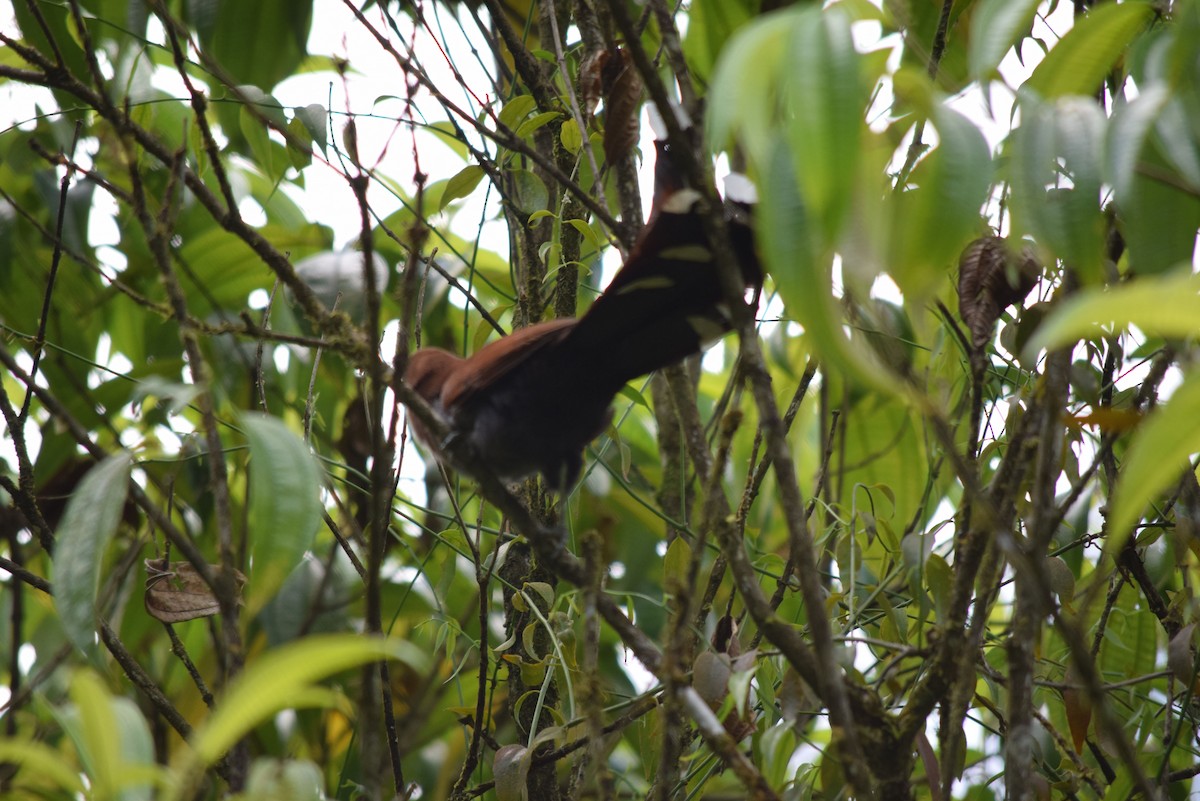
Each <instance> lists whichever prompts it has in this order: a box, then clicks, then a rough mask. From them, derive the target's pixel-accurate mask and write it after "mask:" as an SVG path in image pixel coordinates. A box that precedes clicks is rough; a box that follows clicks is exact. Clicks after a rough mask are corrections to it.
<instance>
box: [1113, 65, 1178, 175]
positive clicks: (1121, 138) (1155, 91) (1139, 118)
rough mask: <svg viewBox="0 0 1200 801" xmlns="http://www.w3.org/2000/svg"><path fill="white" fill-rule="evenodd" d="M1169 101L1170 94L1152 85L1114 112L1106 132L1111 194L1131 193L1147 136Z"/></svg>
mask: <svg viewBox="0 0 1200 801" xmlns="http://www.w3.org/2000/svg"><path fill="white" fill-rule="evenodd" d="M1170 99H1171V92H1170V90H1169V89H1168V88H1167V87H1166V86H1164V85H1163V84H1155V85H1153V86H1150V87H1148V88H1146V89H1144V90H1142V91H1141V93H1140V94H1139V95H1138V96H1137V97H1135V98H1134V99H1133V100H1131V101H1130V102H1128V103H1122V104H1120V105H1118V106H1117V108H1116V110H1115V111H1114V112H1113V117H1112V123H1111V124H1110V125H1109V128H1108V140H1107V145H1108V151H1107V156H1108V158H1107V162H1108V172H1109V177H1110V179H1111V181H1112V185H1113V193H1114V194H1116V195H1119V196H1120V195H1128V194H1130V193H1132V191H1133V182H1134V179H1135V177H1136V176H1137V168H1138V160H1139V159H1140V157H1141V154H1142V147H1143V146H1144V145H1145V143H1146V136H1147V134H1149V133H1150V131H1151V130H1152V129H1153V128H1154V123H1155V121H1156V120H1157V119H1158V115H1159V114H1160V113H1161V112H1162V109H1163V106H1165V105H1166V104H1167V101H1168V100H1170Z"/></svg>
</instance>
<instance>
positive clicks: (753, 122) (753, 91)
mask: <svg viewBox="0 0 1200 801" xmlns="http://www.w3.org/2000/svg"><path fill="white" fill-rule="evenodd" d="M794 16H795V12H794V11H778V12H774V13H771V14H764V15H763V16H761V17H760V18H758V19H756V20H755V21H754V22H752V23H750V24H749V25H747V26H745V27H744V28H742V29H741V30H739V31H738V32H737V33H736V34H735V35H734V36H733V38H732V39H731V40H730V41H729V43H728V44H727V46H726V47H725V49H724V50H723V51H722V53H721V57H720V59H718V61H717V66H716V68H715V70H714V74H713V81H712V86H711V87H710V88H709V93H708V94H709V103H708V113H707V115H706V120H705V124H706V126H707V130H708V141H709V142H710V144H711V145H712V147H713V148H714V149H715V150H724V149H726V148H728V147H730V146H731V145H732V144H733V141H734V139H737V140H738V141H740V142H741V144H743V145H744V146H745V148H746V150H747V154H748V155H749V156H750V159H751V160H752V161H753V162H755V163H756V164H760V165H761V164H765V163H766V162H767V160H768V159H769V157H770V150H771V142H772V141H773V140H774V138H775V136H776V135H777V126H776V125H775V120H776V118H777V111H776V105H777V99H776V97H775V93H774V91H773V89H772V87H771V83H770V82H771V81H772V80H773V78H774V76H776V75H777V74H778V72H779V69H780V62H781V61H782V59H783V56H784V53H785V49H784V48H785V46H786V44H787V40H788V33H789V31H790V25H789V22H790V20H791V18H792V17H794Z"/></svg>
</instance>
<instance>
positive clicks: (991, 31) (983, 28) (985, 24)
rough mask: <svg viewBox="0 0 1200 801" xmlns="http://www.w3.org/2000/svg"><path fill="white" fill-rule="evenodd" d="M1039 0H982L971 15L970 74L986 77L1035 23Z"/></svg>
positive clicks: (977, 77)
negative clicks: (1034, 18)
mask: <svg viewBox="0 0 1200 801" xmlns="http://www.w3.org/2000/svg"><path fill="white" fill-rule="evenodd" d="M1039 2H1040V0H983V2H981V3H979V7H978V8H977V9H976V10H975V13H974V15H972V17H971V42H970V47H969V49H968V53H967V59H968V63H969V65H970V70H971V76H972V77H974V78H975V79H976V80H984V79H987V78H989V77H990V76H991V75H992V74H994V73H995V71H996V67H997V66H999V64H1000V61H1001V60H1002V59H1003V58H1004V56H1005V54H1006V53H1008V51H1009V49H1011V48H1012V46H1013V45H1015V44H1016V43H1017V39H1018V38H1020V37H1021V36H1023V35H1025V34H1026V33H1028V31H1029V29H1030V26H1031V25H1032V24H1033V17H1034V14H1035V13H1036V12H1037V7H1038V3H1039Z"/></svg>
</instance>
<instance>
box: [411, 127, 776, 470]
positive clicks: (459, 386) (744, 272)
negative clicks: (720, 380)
mask: <svg viewBox="0 0 1200 801" xmlns="http://www.w3.org/2000/svg"><path fill="white" fill-rule="evenodd" d="M656 151H657V156H656V158H657V161H656V165H655V196H654V202H653V204H652V207H651V214H650V217H649V220H648V222H647V223H646V225H645V226H644V227H643V228H642V231H641V233H640V234H639V236H638V238H637V240H636V241H635V243H634V246H633V248H632V249H631V250H630V252H629V255H628V257H627V258H626V260H625V262H624V264H623V265H622V267H621V269H620V270H618V272H617V274H616V275H615V276H614V277H613V279H612V281H611V282H610V284H609V285H608V287H607V288H605V290H604V292H603V293H601V294H600V295H599V297H597V298H596V300H595V301H594V302H593V303H592V305H591V307H590V308H589V309H588V310H587V311H586V312H585V313H584V314H583V315H582V316H581V317H579V318H560V319H556V320H551V321H548V322H543V323H538V324H535V325H531V326H528V327H526V328H522V329H519V330H517V331H514V332H513V333H511V334H509V335H508V336H505V337H502V338H500V339H498V340H495V341H493V342H490V343H489V344H487V345H485V346H484V347H483V348H481V349H480V350H479V351H477V352H476V353H475V354H473V355H472V356H469V357H467V358H463V357H460V356H457V355H455V354H453V353H450V352H449V351H446V350H442V349H440V348H432V347H429V348H421V349H419V350H417V351H416V352H414V353H413V354H412V355H411V356H410V358H409V361H408V366H407V368H406V369H405V371H404V376H403V379H404V381H405V382H406V383H407V384H408V385H409V386H410V387H411V388H412V390H413V391H415V392H416V393H417V394H418V395H419V396H421V398H423V399H424V400H425V401H426V402H428V403H429V404H430V406H431V407H432V408H433V410H434V412H435V413H437V414H438V415H439V416H440V417H441V418H442V419H443V420H444V421H445V422H446V423H447V425H448V427H449V430H450V434H449V436H448V437H447V438H446V439H445V440H444V441H442V442H433V441H431V439H432V438H431V437H430V436H429V434H428V432H427V431H426V430H425V429H424V427H423V426H421V425H420V423H419V422H417V421H416V420H415V419H414V420H412V423H411V425H412V428H413V430H414V433H415V434H416V436H417V439H418V440H420V441H421V442H423V443H424V444H425V445H426V446H427V447H429V448H430V449H431V450H432V451H433V452H434V454H435V455H436V456H437V457H438V458H439V459H441V460H442V461H444V462H447V463H449V464H450V466H451V467H454V468H455V469H458V470H460V471H461V470H463V469H464V468H467V466H468V465H469V464H471V463H474V464H480V465H484V466H486V467H487V468H488V469H490V470H491V471H492V473H494V474H495V475H496V476H497V477H499V478H500V479H502V480H504V481H505V482H513V481H518V480H520V479H522V478H526V477H528V476H530V475H532V474H534V473H540V474H541V475H542V476H543V478H544V480H545V483H546V486H547V487H548V488H549V489H551V490H555V491H559V492H563V491H566V490H569V489H570V488H571V487H573V486H574V484H575V482H576V480H577V479H578V477H579V474H580V472H581V469H582V466H583V451H584V448H585V447H586V446H587V444H588V443H589V442H591V441H592V440H593V439H595V438H596V437H598V436H599V435H600V434H601V433H603V432H604V430H605V429H606V428H607V427H608V426H609V424H610V423H611V421H612V408H611V406H612V400H613V398H614V397H615V396H616V394H617V393H618V392H619V391H620V390H621V388H622V387H624V386H625V384H626V383H628V382H629V381H631V380H633V379H634V378H637V377H639V376H643V375H647V374H649V373H652V372H654V371H655V370H658V369H661V368H663V367H666V366H668V365H670V364H674V363H675V362H678V361H680V360H681V359H684V358H686V357H688V356H691V355H692V354H695V353H698V352H700V350H701V349H702V348H703V347H704V346H705V345H706V344H708V343H710V342H712V341H715V340H716V339H718V338H719V337H720V336H721V335H723V334H725V333H726V332H728V331H729V330H731V328H732V322H731V319H730V314H729V309H728V306H727V305H726V303H725V294H724V291H723V290H722V287H721V283H720V280H719V277H718V272H717V264H716V260H715V258H714V256H713V253H712V249H711V247H710V241H709V238H708V234H707V230H706V227H705V224H704V220H703V217H702V215H701V213H700V206H701V204H702V202H703V200H702V196H701V194H700V193H699V192H698V191H696V190H695V189H693V188H690V187H688V186H686V184H685V182H684V181H683V180H682V177H681V171H680V170H679V168H678V166H677V165H676V164H675V162H674V159H673V158H672V153H671V145H670V144H668V143H667V142H665V141H659V142H657V143H656ZM727 205H728V204H727ZM726 218H727V221H728V223H729V225H728V229H729V232H730V244H731V245H732V248H733V251H734V254H735V256H736V257H737V261H738V266H739V269H740V272H741V278H742V282H743V284H744V285H745V287H746V288H747V289H748V290H754V291H757V289H758V287H760V286H761V283H762V268H761V266H760V263H759V260H758V257H757V255H756V253H755V251H754V241H753V231H752V228H751V218H750V217H749V216H748V215H747V211H746V207H745V206H744V205H743V206H742V207H741V208H738V209H735V210H733V211H731V212H729V213H727V214H726ZM463 453H465V454H468V457H467V458H466V459H458V460H456V458H455V456H454V454H463ZM467 472H469V468H468V469H467Z"/></svg>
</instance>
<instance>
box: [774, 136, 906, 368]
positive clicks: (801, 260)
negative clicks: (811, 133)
mask: <svg viewBox="0 0 1200 801" xmlns="http://www.w3.org/2000/svg"><path fill="white" fill-rule="evenodd" d="M760 183H761V189H762V197H763V202H762V203H761V204H760V205H759V208H758V215H759V216H758V219H759V225H758V226H757V232H758V236H759V244H760V247H761V248H762V252H763V256H764V257H765V260H766V263H767V270H768V271H769V272H770V273H771V277H772V278H774V279H775V285H776V287H778V289H779V294H780V296H781V297H782V298H783V302H784V305H785V306H787V309H788V312H789V313H790V314H791V315H792V316H794V317H795V318H796V320H797V321H798V322H800V323H801V324H802V325H803V326H804V330H805V333H806V334H807V335H808V336H809V337H810V338H811V339H812V342H813V346H814V348H815V349H816V350H817V351H818V352H819V353H820V354H821V358H822V359H823V360H824V361H825V362H826V364H828V365H829V366H830V368H831V369H834V370H840V371H842V372H843V373H845V374H846V375H848V376H850V377H852V378H853V379H854V380H855V381H857V382H858V383H861V384H865V385H867V386H874V387H876V388H878V389H885V390H887V389H889V388H891V389H894V388H895V384H894V382H888V381H887V378H886V375H885V372H884V371H883V369H882V367H881V366H879V365H878V364H877V363H876V362H875V361H874V360H873V359H872V358H871V357H870V355H869V354H868V352H867V351H866V350H865V349H864V348H861V347H858V346H857V345H856V344H855V343H852V342H851V341H850V339H849V338H848V337H847V336H846V334H845V331H844V330H843V328H842V316H841V313H840V311H839V309H838V306H837V303H836V301H835V299H834V297H833V285H832V277H831V274H830V270H831V264H832V255H831V252H830V250H829V249H828V248H827V247H826V246H824V245H823V244H822V240H821V235H820V233H819V232H818V231H817V230H815V227H814V226H813V224H812V222H811V218H810V216H809V214H808V209H807V207H806V205H805V203H804V199H803V198H802V197H801V195H800V192H799V189H798V188H797V185H796V180H795V167H794V166H793V163H792V160H791V153H790V152H789V150H788V148H787V147H786V146H784V145H783V143H779V144H778V145H777V147H776V148H775V156H774V159H772V161H771V162H770V164H769V166H768V169H766V170H764V172H763V175H762V177H761V178H760Z"/></svg>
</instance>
